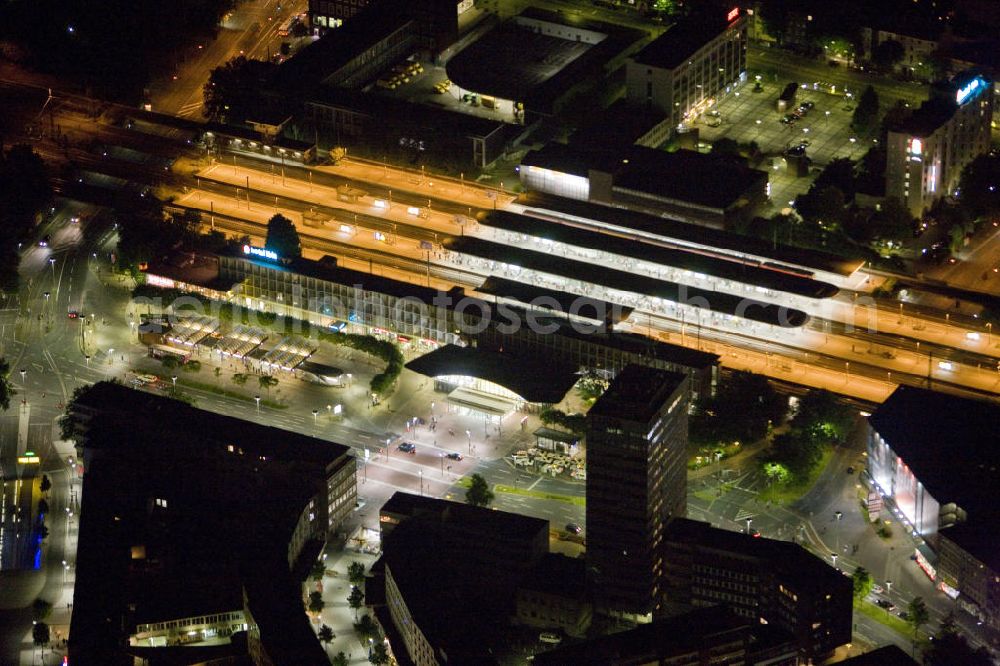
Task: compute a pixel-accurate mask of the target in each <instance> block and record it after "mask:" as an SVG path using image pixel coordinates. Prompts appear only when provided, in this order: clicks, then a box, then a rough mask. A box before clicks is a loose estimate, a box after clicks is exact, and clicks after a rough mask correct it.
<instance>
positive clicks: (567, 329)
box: [485, 303, 719, 370]
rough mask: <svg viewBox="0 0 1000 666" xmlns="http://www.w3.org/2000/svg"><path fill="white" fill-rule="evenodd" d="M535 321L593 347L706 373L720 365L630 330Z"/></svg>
mask: <svg viewBox="0 0 1000 666" xmlns="http://www.w3.org/2000/svg"><path fill="white" fill-rule="evenodd" d="M485 306H486V308H487V311H488V312H489V313H490V316H491V317H497V318H498V319H497V320H499V316H500V315H499V314H498V313H494V312H493V305H492V304H491V303H485ZM513 310H514V312H515V313H516V314H517V315H518V316H519V317H521V318H522V319H525V318H526V316H527V311H526V310H523V309H520V308H513ZM536 319H537V321H538V322H539V323H541V324H544V325H545V326H546V327H551V328H552V331H553V333H552V335H558V336H562V337H567V338H573V339H575V340H580V341H583V342H588V343H591V344H600V345H604V346H607V347H609V348H611V349H618V350H621V351H623V352H628V353H632V354H636V355H638V356H642V357H643V358H648V359H650V360H655V361H662V362H665V363H675V364H677V365H679V366H683V367H685V368H692V369H695V370H706V369H709V368H712V367H715V366H718V365H719V355H718V354H713V353H711V352H704V351H700V350H697V349H692V348H690V347H682V346H681V345H675V344H671V343H669V342H663V341H662V340H658V339H656V338H651V337H649V336H646V335H641V334H638V333H630V332H627V331H615V330H611V331H606V330H603V329H600V328H595V329H594V330H586V328H585V327H582V326H579V325H578V324H574V323H568V322H567V321H566V318H565V317H562V316H559V315H550V314H547V313H545V312H539V313H538V314H537V317H536Z"/></svg>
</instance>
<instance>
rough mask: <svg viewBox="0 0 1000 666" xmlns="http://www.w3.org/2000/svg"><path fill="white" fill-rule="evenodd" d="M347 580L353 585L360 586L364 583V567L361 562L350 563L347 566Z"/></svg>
mask: <svg viewBox="0 0 1000 666" xmlns="http://www.w3.org/2000/svg"><path fill="white" fill-rule="evenodd" d="M347 579H348V580H350V581H351V584H353V585H361V583H363V582H365V565H364V564H362V563H361V562H351V563H350V564H349V565H348V566H347Z"/></svg>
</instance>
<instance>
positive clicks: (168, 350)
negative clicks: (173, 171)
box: [149, 345, 191, 365]
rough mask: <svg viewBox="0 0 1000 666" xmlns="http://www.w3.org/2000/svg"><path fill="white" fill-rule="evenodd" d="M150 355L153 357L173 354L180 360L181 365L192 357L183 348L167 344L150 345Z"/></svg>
mask: <svg viewBox="0 0 1000 666" xmlns="http://www.w3.org/2000/svg"><path fill="white" fill-rule="evenodd" d="M149 355H150V356H152V357H153V358H159V359H163V358H167V357H168V356H171V357H173V358H176V359H177V360H178V361H180V364H181V365H184V364H185V363H187V362H188V359H190V358H191V354H190V353H188V352H186V351H184V350H183V349H177V348H176V347H168V346H167V345H151V346H150V347H149Z"/></svg>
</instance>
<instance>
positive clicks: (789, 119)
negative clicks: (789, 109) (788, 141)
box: [781, 113, 798, 125]
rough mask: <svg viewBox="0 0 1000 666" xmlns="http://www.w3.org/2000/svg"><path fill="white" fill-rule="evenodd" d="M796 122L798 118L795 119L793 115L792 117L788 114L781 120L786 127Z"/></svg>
mask: <svg viewBox="0 0 1000 666" xmlns="http://www.w3.org/2000/svg"><path fill="white" fill-rule="evenodd" d="M796 120H798V117H796V116H794V115H792V114H790V113H787V114H785V117H784V118H782V119H781V122H783V123H784V124H786V125H791V124H792V123H794V122H795V121H796Z"/></svg>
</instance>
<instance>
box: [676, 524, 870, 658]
mask: <svg viewBox="0 0 1000 666" xmlns="http://www.w3.org/2000/svg"><path fill="white" fill-rule="evenodd" d="M662 553H663V570H664V572H665V578H664V581H663V595H664V600H665V608H666V609H672V608H673V607H675V605H679V606H681V607H687V606H710V605H715V604H723V605H726V606H728V607H729V608H730V609H731V610H732V611H733V612H735V613H736V614H737V615H739V616H741V617H745V618H747V619H748V620H750V622H751V623H753V624H754V625H757V624H767V625H769V626H775V627H777V628H779V629H782V630H784V631H787V632H788V633H790V634H791V635H792V636H793V637H794V641H795V643H796V645H797V646H798V650H799V654H800V655H801V656H802V657H803V658H804V659H819V658H821V657H823V656H824V655H826V654H828V653H830V652H832V651H833V650H834V649H836V648H837V647H839V646H841V645H844V644H846V643H849V642H850V641H851V619H852V612H853V610H852V600H853V587H852V584H851V580H850V578H848V577H846V576H844V575H842V574H841V573H840V572H838V571H837V570H836V569H834V568H833V567H831V566H829V565H828V564H827V563H826V562H824V561H823V560H821V559H819V558H818V557H816V556H814V555H812V554H811V553H809V552H808V551H806V550H805V549H804V548H802V546H799V545H798V544H794V543H791V542H788V541H776V540H773V539H765V538H760V537H754V536H752V535H750V534H743V533H740V532H732V531H729V530H724V529H719V528H715V527H712V526H711V525H709V524H708V523H703V522H699V521H695V520H688V519H686V518H677V519H674V520H672V521H670V523H669V524H668V525H667V527H666V529H665V530H664V535H663V545H662Z"/></svg>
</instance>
